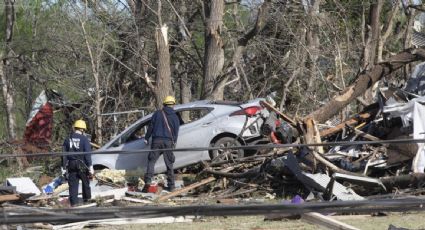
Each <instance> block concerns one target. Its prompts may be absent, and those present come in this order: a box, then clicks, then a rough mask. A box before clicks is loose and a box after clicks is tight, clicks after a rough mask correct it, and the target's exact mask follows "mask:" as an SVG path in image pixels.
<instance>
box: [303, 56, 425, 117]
mask: <svg viewBox="0 0 425 230" xmlns="http://www.w3.org/2000/svg"><path fill="white" fill-rule="evenodd" d="M424 59H425V50H423V49H421V48H418V49H412V48H411V49H406V50H404V51H402V52H400V53H398V54H396V55H394V56H392V57H390V58H389V59H387V60H386V61H384V62H381V63H378V64H376V65H374V66H373V67H372V68H371V69H370V70H367V71H364V72H362V73H360V75H359V76H358V77H357V79H356V81H355V82H354V83H353V84H351V85H349V86H348V87H346V88H345V89H344V90H343V91H341V92H340V93H339V94H338V95H336V96H335V97H333V98H332V99H331V100H330V101H329V102H328V103H326V104H325V105H323V106H320V108H319V109H317V110H316V111H314V112H312V113H310V114H309V115H308V116H307V117H311V118H313V119H314V120H315V121H317V122H319V123H323V122H325V121H327V120H329V119H330V118H332V117H333V116H335V115H336V114H338V113H339V112H340V111H341V110H342V109H344V108H345V107H346V106H347V105H348V104H349V103H351V102H352V101H353V100H355V99H356V98H357V97H358V96H360V95H362V94H363V93H364V92H365V91H366V90H367V89H368V88H370V87H371V86H373V85H374V84H375V83H376V82H377V81H379V80H381V78H383V77H386V76H390V75H391V74H392V73H394V72H395V71H397V70H398V69H400V68H402V67H404V66H405V65H407V64H409V63H411V62H415V61H419V60H424Z"/></svg>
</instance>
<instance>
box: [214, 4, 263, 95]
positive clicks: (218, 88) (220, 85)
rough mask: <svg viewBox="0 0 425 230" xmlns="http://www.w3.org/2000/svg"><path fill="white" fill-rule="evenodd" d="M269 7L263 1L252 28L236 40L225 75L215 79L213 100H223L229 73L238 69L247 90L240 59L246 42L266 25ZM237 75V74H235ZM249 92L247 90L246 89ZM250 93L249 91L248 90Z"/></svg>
mask: <svg viewBox="0 0 425 230" xmlns="http://www.w3.org/2000/svg"><path fill="white" fill-rule="evenodd" d="M270 5H271V0H265V1H264V2H263V4H262V5H261V7H260V8H259V9H258V13H257V19H256V21H255V24H254V26H253V27H252V28H251V30H249V31H248V32H247V33H245V34H244V35H243V36H241V37H240V38H239V39H238V44H237V47H236V49H235V52H234V53H233V57H232V60H231V62H230V64H229V65H227V68H226V71H225V72H226V73H225V74H223V76H221V78H220V79H216V83H215V85H214V88H213V95H217V97H214V98H215V99H223V93H224V87H225V86H226V85H227V83H228V82H227V81H228V79H229V76H230V74H231V73H233V71H234V70H236V69H237V68H238V67H240V68H241V71H242V74H243V78H244V80H245V84H246V85H247V88H249V87H250V86H249V83H248V78H246V77H247V76H246V75H245V74H244V72H243V69H242V66H241V65H240V63H239V62H240V59H241V57H242V54H243V52H244V51H245V47H246V46H247V45H248V42H249V41H250V40H251V39H253V38H254V37H255V36H256V35H257V34H258V33H259V32H260V31H261V30H263V28H264V26H265V24H266V18H267V14H268V12H269V8H270ZM223 61H224V59H223ZM237 74H238V73H237ZM248 90H249V89H248ZM249 92H250V93H251V90H249Z"/></svg>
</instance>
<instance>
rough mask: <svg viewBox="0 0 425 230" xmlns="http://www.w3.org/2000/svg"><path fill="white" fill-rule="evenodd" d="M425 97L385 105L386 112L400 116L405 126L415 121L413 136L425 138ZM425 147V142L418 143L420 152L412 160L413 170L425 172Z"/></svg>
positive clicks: (392, 115) (393, 115)
mask: <svg viewBox="0 0 425 230" xmlns="http://www.w3.org/2000/svg"><path fill="white" fill-rule="evenodd" d="M421 103H425V97H419V98H415V99H413V100H411V101H409V102H408V103H406V104H393V105H389V106H385V107H384V112H385V113H389V114H390V116H391V117H400V118H401V119H402V121H403V125H404V126H409V125H410V124H411V123H413V138H414V139H425V122H424V121H425V106H424V105H423V104H421ZM424 169H425V149H424V143H418V152H417V153H416V156H415V158H414V159H413V162H412V171H413V172H415V173H424Z"/></svg>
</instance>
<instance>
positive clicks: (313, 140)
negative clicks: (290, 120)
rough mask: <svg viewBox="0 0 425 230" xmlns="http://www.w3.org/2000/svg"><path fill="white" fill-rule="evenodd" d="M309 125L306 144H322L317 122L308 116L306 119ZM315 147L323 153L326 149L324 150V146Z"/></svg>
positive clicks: (307, 125)
mask: <svg viewBox="0 0 425 230" xmlns="http://www.w3.org/2000/svg"><path fill="white" fill-rule="evenodd" d="M305 124H306V127H307V133H306V134H305V135H304V137H305V142H306V144H320V143H322V140H321V139H320V134H319V131H318V129H317V126H316V123H315V122H314V120H313V119H311V118H307V120H306V121H305ZM314 149H315V150H316V151H317V152H319V153H321V154H323V153H324V152H325V151H324V150H323V146H317V147H314Z"/></svg>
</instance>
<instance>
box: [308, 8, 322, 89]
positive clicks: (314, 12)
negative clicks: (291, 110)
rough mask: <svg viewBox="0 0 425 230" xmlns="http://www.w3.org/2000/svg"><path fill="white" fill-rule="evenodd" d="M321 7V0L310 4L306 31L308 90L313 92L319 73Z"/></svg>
mask: <svg viewBox="0 0 425 230" xmlns="http://www.w3.org/2000/svg"><path fill="white" fill-rule="evenodd" d="M319 7H320V0H314V1H312V2H311V5H309V6H308V18H309V19H308V20H309V22H308V25H309V26H308V28H307V32H306V42H307V50H308V59H307V63H306V68H307V69H308V71H309V74H308V76H309V77H308V86H307V91H308V92H313V91H314V88H313V86H314V85H316V84H315V82H316V79H317V75H318V69H317V59H318V58H319V46H320V41H319V35H318V27H319V26H320V25H318V24H317V23H318V22H319V20H317V18H318V16H319Z"/></svg>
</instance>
